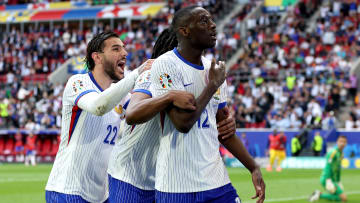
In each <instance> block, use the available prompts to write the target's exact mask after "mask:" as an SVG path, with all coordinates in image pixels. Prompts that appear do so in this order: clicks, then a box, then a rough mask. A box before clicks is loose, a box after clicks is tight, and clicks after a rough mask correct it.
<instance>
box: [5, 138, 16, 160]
mask: <svg viewBox="0 0 360 203" xmlns="http://www.w3.org/2000/svg"><path fill="white" fill-rule="evenodd" d="M4 155H7V156H12V155H15V142H14V140H13V139H11V138H9V139H7V141H6V143H5V149H4Z"/></svg>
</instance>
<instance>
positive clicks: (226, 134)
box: [217, 108, 236, 140]
mask: <svg viewBox="0 0 360 203" xmlns="http://www.w3.org/2000/svg"><path fill="white" fill-rule="evenodd" d="M224 111H225V115H227V118H225V119H224V120H222V121H220V122H219V123H217V130H218V132H219V135H218V138H219V139H221V140H226V139H227V138H230V137H232V136H234V135H235V132H236V123H235V119H234V118H233V116H232V115H231V114H230V112H229V109H228V108H225V109H224Z"/></svg>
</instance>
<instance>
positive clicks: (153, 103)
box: [126, 70, 195, 125]
mask: <svg viewBox="0 0 360 203" xmlns="http://www.w3.org/2000/svg"><path fill="white" fill-rule="evenodd" d="M150 78H151V71H150V70H147V71H145V72H143V73H142V74H141V75H140V76H139V78H138V80H137V81H136V84H135V88H134V90H133V94H132V96H131V100H130V103H129V106H128V108H127V111H126V122H127V124H129V125H135V124H141V123H144V122H147V121H149V120H150V119H151V118H153V117H154V116H155V115H156V114H157V113H159V112H161V111H164V110H165V109H166V108H167V107H168V106H169V105H174V106H177V107H178V108H182V109H187V110H195V105H194V100H195V98H194V95H193V94H191V93H188V92H185V91H179V90H170V91H168V92H167V93H165V94H163V95H161V96H159V97H152V92H151V89H152V88H151V81H150Z"/></svg>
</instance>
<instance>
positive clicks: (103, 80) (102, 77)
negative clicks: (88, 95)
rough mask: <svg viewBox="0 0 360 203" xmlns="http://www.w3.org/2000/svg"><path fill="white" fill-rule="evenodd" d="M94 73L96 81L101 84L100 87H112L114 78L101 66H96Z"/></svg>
mask: <svg viewBox="0 0 360 203" xmlns="http://www.w3.org/2000/svg"><path fill="white" fill-rule="evenodd" d="M92 74H93V76H94V79H95V80H96V82H97V83H98V84H99V85H100V87H101V88H102V89H103V90H105V89H107V88H109V87H110V85H111V83H112V80H111V79H110V77H109V76H108V75H107V74H106V73H105V72H104V71H103V70H102V69H101V68H94V70H93V71H92Z"/></svg>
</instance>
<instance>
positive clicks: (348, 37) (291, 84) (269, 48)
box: [0, 0, 360, 129]
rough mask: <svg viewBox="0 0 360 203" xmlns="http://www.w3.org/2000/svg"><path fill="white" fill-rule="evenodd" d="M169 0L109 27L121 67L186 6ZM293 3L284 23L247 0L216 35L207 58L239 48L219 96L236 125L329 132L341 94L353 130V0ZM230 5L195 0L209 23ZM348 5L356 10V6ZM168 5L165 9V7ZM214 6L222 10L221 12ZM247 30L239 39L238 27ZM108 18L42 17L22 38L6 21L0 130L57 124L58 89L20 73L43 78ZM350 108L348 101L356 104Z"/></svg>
mask: <svg viewBox="0 0 360 203" xmlns="http://www.w3.org/2000/svg"><path fill="white" fill-rule="evenodd" d="M194 2H198V3H199V1H192V2H188V1H186V2H185V1H184V2H182V4H175V3H173V2H170V3H169V5H168V7H167V10H166V11H165V12H161V13H160V14H159V15H157V16H156V17H154V18H148V19H146V20H143V21H137V22H136V23H132V24H130V25H129V24H127V23H126V22H120V23H118V24H117V25H116V26H115V28H114V30H115V31H116V32H118V33H119V34H120V35H121V39H122V40H123V41H124V42H125V44H126V45H127V50H128V52H129V54H128V58H127V67H128V68H129V69H134V68H135V67H137V66H139V65H140V64H141V63H142V62H143V61H144V59H146V58H150V56H151V52H152V46H153V43H154V41H155V39H156V37H157V36H158V35H159V33H161V32H162V30H163V29H165V28H166V27H167V26H168V24H169V22H170V21H171V13H173V12H174V11H175V10H177V9H178V8H180V7H182V6H186V5H187V4H188V3H194ZM304 2H305V3H306V2H307V1H301V2H300V3H299V4H298V6H297V7H296V8H295V9H294V11H292V12H291V13H289V15H288V17H287V18H286V20H285V22H283V23H282V24H284V25H283V26H281V27H280V26H278V24H279V21H280V17H279V16H277V15H269V14H265V13H264V14H261V15H260V17H258V18H255V17H250V18H247V21H246V22H244V19H246V16H247V15H248V14H250V13H251V12H252V11H253V9H254V8H255V7H256V6H257V4H256V3H254V2H253V1H251V2H250V3H248V4H246V5H245V6H243V8H242V10H241V11H240V12H239V13H238V14H237V15H236V16H235V17H234V18H233V19H232V20H231V21H230V23H229V24H227V25H226V26H225V27H224V32H223V33H218V42H217V45H216V49H214V50H209V51H208V52H207V53H205V55H206V56H207V57H212V56H215V57H216V58H217V59H229V58H230V57H231V56H232V55H233V53H234V52H236V51H237V50H238V49H243V50H244V54H242V56H241V57H240V58H239V60H238V63H236V64H235V65H234V66H233V67H231V69H230V72H229V77H228V92H229V96H230V98H231V101H229V103H230V105H232V107H233V108H232V109H233V114H234V115H235V117H236V122H237V127H239V128H264V127H266V128H282V129H287V128H294V129H299V128H301V127H304V126H307V127H314V128H323V129H330V128H332V127H338V126H339V119H338V118H337V117H338V116H339V108H340V107H341V106H343V105H344V104H345V103H346V101H347V100H348V98H351V100H352V101H354V102H353V107H352V108H353V110H352V112H351V114H350V115H349V119H348V121H346V123H345V126H346V127H347V128H350V126H352V128H359V127H360V119H359V118H360V114H359V113H358V112H360V107H359V106H358V105H357V104H359V98H358V95H357V94H356V93H357V89H356V87H357V83H358V81H357V80H358V79H357V78H356V76H355V75H353V74H350V66H351V62H352V61H353V60H354V59H355V58H356V57H357V56H358V55H359V54H360V46H359V44H360V37H357V36H359V32H360V28H359V21H360V14H359V13H360V9H359V12H358V9H357V8H358V7H359V3H357V1H352V0H350V1H344V2H343V1H334V2H333V3H332V4H326V5H324V6H320V3H319V2H321V1H313V2H315V3H314V4H311V5H310V6H308V5H307V4H303V3H304ZM232 3H234V1H202V2H201V5H202V6H204V7H206V8H209V9H210V11H212V12H213V13H216V14H219V15H218V16H215V19H216V20H219V19H221V18H222V17H223V14H225V13H227V12H228V11H229V9H230V8H231V5H232ZM355 8H356V9H355ZM316 10H320V16H319V18H318V19H317V20H316V22H317V23H316V29H314V30H312V31H310V32H308V25H307V24H306V21H307V20H308V19H310V18H311V17H312V15H311V14H312V13H316V12H315V11H316ZM168 11H169V12H168ZM220 11H221V12H220ZM244 23H246V29H247V30H246V35H245V37H241V35H242V33H241V25H242V24H244ZM108 29H110V26H109V25H108V24H105V23H103V22H99V23H98V24H97V26H95V25H94V26H91V27H90V26H88V27H86V26H85V27H84V29H83V30H82V31H80V30H79V29H78V28H77V27H72V26H69V25H68V24H67V23H64V24H63V25H58V24H57V25H55V26H54V27H53V28H52V29H50V28H49V27H48V26H46V25H45V24H44V23H42V24H40V25H39V26H38V27H37V28H35V27H33V26H30V27H29V28H28V30H26V32H25V33H24V34H21V33H20V31H19V30H18V29H16V28H15V27H14V28H12V29H11V32H10V33H4V32H3V33H2V34H0V41H1V43H2V44H3V46H1V47H0V77H1V78H3V79H4V81H5V82H2V83H1V85H0V86H1V90H0V110H1V113H0V115H1V118H0V127H1V128H32V129H46V128H60V125H61V124H60V120H61V119H60V116H61V111H60V110H59V109H60V106H61V95H62V90H63V86H62V85H58V84H50V83H48V82H45V81H42V82H41V85H40V83H37V82H34V81H31V80H26V82H25V81H24V78H26V77H29V76H32V75H34V74H46V75H47V74H49V73H51V72H52V71H54V70H55V69H56V68H57V67H59V66H60V65H61V64H62V63H63V62H64V61H66V60H67V59H68V58H70V57H72V56H83V55H84V54H85V51H86V44H87V42H88V41H89V40H90V39H91V38H92V37H93V36H94V35H95V34H96V33H99V32H102V31H104V30H108ZM356 105H357V106H356Z"/></svg>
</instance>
